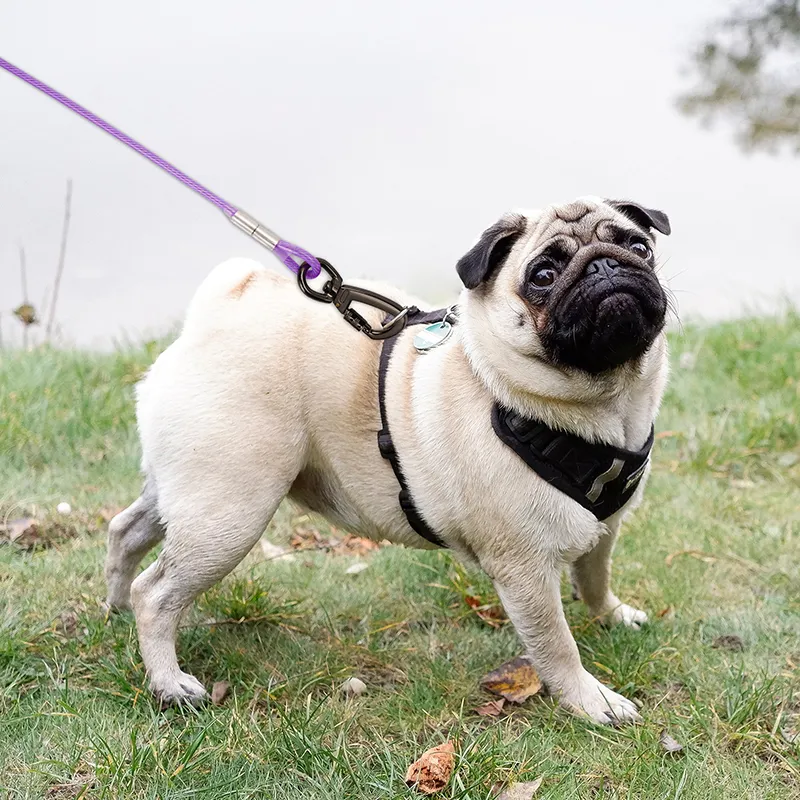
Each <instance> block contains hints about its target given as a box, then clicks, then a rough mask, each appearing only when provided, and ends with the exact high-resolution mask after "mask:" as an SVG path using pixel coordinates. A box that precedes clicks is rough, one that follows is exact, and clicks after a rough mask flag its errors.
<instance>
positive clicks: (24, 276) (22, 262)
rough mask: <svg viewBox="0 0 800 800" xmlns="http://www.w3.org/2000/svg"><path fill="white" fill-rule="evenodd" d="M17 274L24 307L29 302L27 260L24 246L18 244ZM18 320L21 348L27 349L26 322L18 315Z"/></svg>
mask: <svg viewBox="0 0 800 800" xmlns="http://www.w3.org/2000/svg"><path fill="white" fill-rule="evenodd" d="M19 275H20V280H21V282H22V306H21V308H24V307H26V306H29V305H30V303H29V302H28V264H27V260H26V259H25V248H24V247H23V246H22V245H20V246H19ZM20 320H21V321H22V349H23V350H27V349H28V322H26V320H24V319H23V318H22V315H20Z"/></svg>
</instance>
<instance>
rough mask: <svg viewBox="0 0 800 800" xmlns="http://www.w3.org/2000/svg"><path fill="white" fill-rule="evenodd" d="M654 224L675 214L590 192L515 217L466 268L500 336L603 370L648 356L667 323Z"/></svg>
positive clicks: (567, 363)
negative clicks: (596, 196)
mask: <svg viewBox="0 0 800 800" xmlns="http://www.w3.org/2000/svg"><path fill="white" fill-rule="evenodd" d="M653 230H656V231H658V232H659V233H662V234H669V232H670V225H669V220H668V219H667V216H666V214H664V213H663V212H661V211H654V210H651V209H648V208H644V207H643V206H640V205H638V204H636V203H632V202H627V201H616V200H599V199H594V198H589V199H582V200H579V201H576V202H574V203H570V204H567V205H561V206H551V207H550V208H547V209H545V210H543V211H540V212H535V213H530V214H509V215H508V216H506V217H503V218H502V219H501V220H499V221H498V222H497V223H495V224H494V225H492V227H491V228H489V229H488V230H486V231H485V232H484V233H483V235H482V236H481V238H480V241H479V242H478V243H477V244H476V245H475V246H474V247H473V248H472V250H470V251H469V252H468V253H467V254H466V255H465V256H464V257H463V258H462V259H461V260H460V261H459V262H458V266H457V271H458V274H459V277H460V278H461V280H462V281H463V283H464V285H465V286H466V288H467V289H469V290H470V292H469V295H470V304H471V305H474V304H475V303H478V304H479V305H480V306H482V310H483V311H484V312H485V316H486V319H487V322H488V323H489V325H490V327H491V329H492V333H493V334H494V335H496V336H498V337H499V338H500V339H502V340H503V341H504V342H505V343H506V344H510V345H511V346H512V347H513V348H514V349H516V350H517V351H518V352H519V353H520V354H521V355H525V356H531V357H536V358H538V359H540V360H544V361H545V362H547V363H549V364H551V365H553V366H555V367H568V368H573V369H576V370H580V371H582V372H584V373H588V374H590V375H597V374H599V373H604V372H607V371H609V370H613V369H615V368H616V367H620V366H622V365H623V364H627V363H630V362H633V361H636V360H637V359H639V358H640V357H641V356H642V355H643V354H644V353H646V352H647V350H648V349H649V348H650V347H651V346H652V345H653V342H654V341H655V340H656V338H657V337H658V335H659V333H660V332H661V330H662V329H663V327H664V322H665V317H666V311H667V298H666V295H665V292H664V289H663V287H662V286H661V283H660V282H659V280H658V277H657V276H656V273H655V254H654V250H655V240H654V236H653Z"/></svg>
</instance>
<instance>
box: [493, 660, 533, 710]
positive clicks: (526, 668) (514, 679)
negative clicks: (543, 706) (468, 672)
mask: <svg viewBox="0 0 800 800" xmlns="http://www.w3.org/2000/svg"><path fill="white" fill-rule="evenodd" d="M481 686H482V687H483V688H484V689H487V690H488V691H490V692H491V693H492V694H498V695H500V697H504V698H505V699H506V700H509V701H510V702H512V703H524V702H525V701H526V700H527V699H528V698H529V697H532V696H533V695H535V694H537V693H538V692H539V691H540V690H541V688H542V682H541V681H540V680H539V676H538V675H537V674H536V670H535V669H534V668H533V666H532V665H531V662H530V661H529V660H528V659H527V658H526V657H525V656H518V657H517V658H512V659H511V661H507V662H506V663H505V664H503V665H502V666H500V667H498V668H497V669H494V670H492V671H491V672H489V673H487V674H486V675H484V676H483V678H481Z"/></svg>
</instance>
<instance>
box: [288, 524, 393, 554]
mask: <svg viewBox="0 0 800 800" xmlns="http://www.w3.org/2000/svg"><path fill="white" fill-rule="evenodd" d="M332 530H333V529H332ZM289 544H290V545H291V546H292V548H293V549H294V550H328V551H330V552H331V553H335V554H337V555H357V556H362V555H364V554H365V553H370V552H372V551H373V550H380V548H381V546H382V545H381V544H380V543H379V542H375V541H373V540H372V539H365V538H362V537H361V536H353V534H351V533H346V534H345V535H344V536H342V537H339V536H335V535H331V536H328V537H325V536H323V535H322V534H321V533H320V532H319V530H317V529H316V528H314V527H313V526H310V525H298V526H297V527H296V528H295V529H294V533H293V534H292V538H291V540H290V541H289Z"/></svg>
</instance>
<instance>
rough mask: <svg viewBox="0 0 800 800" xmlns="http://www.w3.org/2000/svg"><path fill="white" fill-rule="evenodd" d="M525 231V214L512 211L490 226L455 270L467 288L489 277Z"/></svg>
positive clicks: (472, 287)
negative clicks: (512, 212) (511, 213)
mask: <svg viewBox="0 0 800 800" xmlns="http://www.w3.org/2000/svg"><path fill="white" fill-rule="evenodd" d="M524 231H525V217H523V216H522V215H521V214H513V215H509V216H507V217H503V218H502V219H501V220H499V221H498V222H495V224H494V225H492V227H491V228H487V229H486V230H485V231H484V232H483V235H482V236H481V238H480V241H479V242H478V243H477V244H476V245H475V246H474V247H473V248H472V250H470V251H469V252H468V253H467V254H466V255H465V256H462V257H461V258H460V259H459V261H458V264H456V272H458V277H459V278H461V282H462V283H463V284H464V286H466V287H467V289H474V288H475V287H477V286H480V285H481V284H482V283H483V282H484V281H486V280H488V279H489V277H490V276H491V274H492V273H493V272H494V271H495V270H496V269H497V268H498V267H499V266H500V265H501V264H502V263H503V262H504V261H505V260H506V258H507V256H508V254H509V252H510V251H511V248H512V247H513V246H514V242H516V241H517V239H518V238H519V237H520V236H521V235H522V233H523V232H524Z"/></svg>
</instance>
